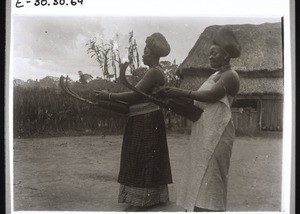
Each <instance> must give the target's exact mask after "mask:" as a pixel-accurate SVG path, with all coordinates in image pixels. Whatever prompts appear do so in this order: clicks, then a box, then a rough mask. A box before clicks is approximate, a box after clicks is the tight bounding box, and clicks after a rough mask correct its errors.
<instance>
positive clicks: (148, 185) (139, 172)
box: [118, 110, 172, 206]
mask: <svg viewBox="0 0 300 214" xmlns="http://www.w3.org/2000/svg"><path fill="white" fill-rule="evenodd" d="M118 182H119V183H120V184H121V187H120V194H119V202H126V203H129V204H132V205H135V206H150V205H153V204H156V203H159V202H165V201H167V200H168V198H169V197H168V189H167V184H169V183H172V175H171V166H170V159H169V152H168V146H167V138H166V130H165V122H164V117H163V114H162V112H161V110H158V111H153V112H150V113H146V114H142V115H137V116H131V117H129V119H128V123H127V126H126V128H125V133H124V137H123V145H122V152H121V164H120V172H119V177H118ZM149 196H150V197H149ZM149 198H151V199H149Z"/></svg>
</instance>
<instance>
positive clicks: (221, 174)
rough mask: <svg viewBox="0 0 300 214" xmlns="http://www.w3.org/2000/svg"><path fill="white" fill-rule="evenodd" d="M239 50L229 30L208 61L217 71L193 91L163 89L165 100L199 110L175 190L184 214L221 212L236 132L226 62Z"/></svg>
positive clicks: (234, 83)
mask: <svg viewBox="0 0 300 214" xmlns="http://www.w3.org/2000/svg"><path fill="white" fill-rule="evenodd" d="M240 51H241V49H240V45H239V43H238V41H237V40H236V37H235V36H234V34H233V32H232V31H231V29H230V28H228V27H222V28H221V29H220V30H219V31H218V32H217V34H216V35H215V37H214V39H213V44H212V46H211V48H210V53H209V61H210V65H211V67H212V68H213V69H215V70H216V72H215V73H214V74H212V75H211V76H210V77H209V78H208V80H206V81H205V82H204V83H203V84H202V85H201V86H200V88H199V89H198V90H197V91H189V90H183V89H179V88H166V89H164V90H165V95H166V96H167V97H188V98H191V99H193V100H195V105H196V106H199V107H200V108H202V109H203V110H204V112H203V114H202V115H201V118H200V119H199V120H198V121H196V122H194V123H193V124H192V132H191V137H190V142H189V143H188V145H187V146H188V147H187V153H186V155H185V156H184V158H185V162H184V166H183V168H182V171H181V173H182V178H181V179H180V185H179V187H178V195H177V204H178V205H179V206H182V207H183V208H184V209H185V210H186V211H188V212H191V211H195V212H206V211H225V210H226V204H227V197H226V196H227V178H228V171H229V164H230V158H231V151H232V146H233V140H234V135H235V128H234V124H233V120H232V114H231V109H230V107H231V104H232V102H233V99H234V97H235V96H236V94H237V93H238V91H239V87H240V80H239V76H238V74H237V72H236V71H234V70H233V69H232V68H231V67H230V59H231V58H237V57H239V56H240Z"/></svg>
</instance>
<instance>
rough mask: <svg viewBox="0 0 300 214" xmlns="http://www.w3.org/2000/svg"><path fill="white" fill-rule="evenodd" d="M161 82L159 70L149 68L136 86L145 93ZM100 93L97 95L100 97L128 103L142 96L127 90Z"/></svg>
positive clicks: (161, 77) (162, 81) (162, 80)
mask: <svg viewBox="0 0 300 214" xmlns="http://www.w3.org/2000/svg"><path fill="white" fill-rule="evenodd" d="M163 83H164V79H163V76H162V74H161V72H160V71H158V70H157V69H149V70H148V71H147V72H146V74H145V76H144V77H143V78H142V79H141V80H140V81H139V82H138V83H137V85H136V88H138V89H139V90H141V91H143V92H145V93H150V92H151V91H152V90H153V88H154V87H156V86H157V85H163ZM101 93H102V94H101V95H100V93H99V92H98V96H99V95H100V96H99V98H100V99H110V100H119V101H123V102H128V103H130V102H133V101H136V100H139V99H141V97H142V96H141V95H139V94H138V93H136V92H134V91H127V92H121V93H107V92H101ZM103 93H104V94H103ZM105 93H106V94H105Z"/></svg>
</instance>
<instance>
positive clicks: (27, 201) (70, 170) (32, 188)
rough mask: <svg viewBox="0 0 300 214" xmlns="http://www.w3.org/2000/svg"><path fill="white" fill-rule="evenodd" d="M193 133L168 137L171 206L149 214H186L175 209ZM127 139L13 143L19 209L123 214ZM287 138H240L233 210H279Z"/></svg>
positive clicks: (231, 194) (235, 156)
mask: <svg viewBox="0 0 300 214" xmlns="http://www.w3.org/2000/svg"><path fill="white" fill-rule="evenodd" d="M188 138H189V136H188V135H175V134H171V135H168V144H169V153H170V159H171V167H172V174H173V184H171V185H169V192H170V203H169V204H167V205H164V206H160V207H156V208H153V209H152V210H150V211H166V212H173V211H176V212H178V211H183V209H182V208H180V207H178V206H176V204H175V201H176V184H177V183H178V182H179V177H180V166H181V159H182V155H183V149H184V148H185V147H186V146H187V143H188ZM121 141H122V136H106V137H105V138H102V137H99V136H84V137H59V138H35V139H15V140H14V145H13V147H14V162H13V166H14V184H13V185H14V209H15V210H16V211H20V210H26V211H27V210H31V211H37V210H39V211H42V210H44V211H45V210H48V211H123V210H124V209H126V208H127V207H128V206H127V205H126V204H119V203H118V202H117V196H118V189H119V184H118V183H117V181H116V180H117V176H118V171H119V160H120V151H121ZM281 151H282V139H281V137H278V136H268V137H237V138H236V140H235V143H234V147H233V153H232V158H231V166H230V172H229V183H228V211H279V210H280V201H281Z"/></svg>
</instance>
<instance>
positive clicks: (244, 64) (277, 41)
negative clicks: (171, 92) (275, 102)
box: [177, 23, 283, 94]
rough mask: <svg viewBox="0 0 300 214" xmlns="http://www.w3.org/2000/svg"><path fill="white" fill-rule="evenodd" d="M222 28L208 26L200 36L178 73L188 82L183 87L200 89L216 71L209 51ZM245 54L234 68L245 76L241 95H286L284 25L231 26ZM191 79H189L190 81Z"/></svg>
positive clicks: (233, 65)
mask: <svg viewBox="0 0 300 214" xmlns="http://www.w3.org/2000/svg"><path fill="white" fill-rule="evenodd" d="M220 27H221V26H219V25H213V26H209V27H207V28H206V29H205V30H204V31H203V33H202V34H201V35H200V37H199V39H198V40H197V42H196V43H195V45H194V47H193V48H192V49H191V51H190V52H189V54H188V56H187V58H186V59H185V60H184V61H183V62H182V64H181V65H180V66H179V67H178V70H177V74H178V75H179V76H182V77H184V78H185V79H186V78H187V77H188V76H189V77H190V78H188V79H189V80H191V79H193V81H183V82H182V84H181V87H183V88H188V89H194V90H195V89H197V87H199V86H200V85H201V84H202V83H203V81H205V79H206V78H207V77H208V76H209V75H211V74H212V73H213V72H214V70H213V69H211V68H210V65H209V60H208V57H209V48H210V46H211V45H212V39H213V34H214V33H215V32H216V31H217V30H218V29H219V28H220ZM229 27H230V28H231V29H232V30H233V32H234V34H235V35H236V37H237V39H238V41H239V43H240V45H241V47H242V53H241V56H240V57H239V58H236V59H232V60H231V65H232V67H233V68H234V69H235V70H236V71H237V72H238V73H239V75H240V77H241V88H240V91H239V94H265V93H267V94H283V54H282V51H283V50H282V49H283V48H282V26H281V23H265V24H260V25H250V24H245V25H229ZM186 80H187V79H186Z"/></svg>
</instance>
